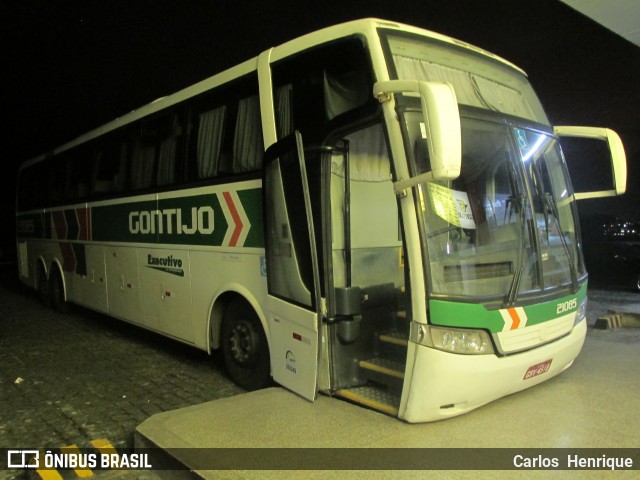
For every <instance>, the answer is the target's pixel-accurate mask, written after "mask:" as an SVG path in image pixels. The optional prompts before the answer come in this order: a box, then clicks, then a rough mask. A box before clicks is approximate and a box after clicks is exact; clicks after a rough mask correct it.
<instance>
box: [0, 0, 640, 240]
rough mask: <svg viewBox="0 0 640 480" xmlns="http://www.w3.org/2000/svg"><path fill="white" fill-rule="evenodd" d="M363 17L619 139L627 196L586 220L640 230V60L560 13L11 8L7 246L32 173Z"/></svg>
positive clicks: (304, 6)
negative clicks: (31, 162)
mask: <svg viewBox="0 0 640 480" xmlns="http://www.w3.org/2000/svg"><path fill="white" fill-rule="evenodd" d="M639 8H640V7H639ZM363 17H379V18H384V19H388V20H393V21H400V22H404V23H408V24H410V25H415V26H419V27H423V28H427V29H430V30H434V31H437V32H439V33H443V34H446V35H450V36H452V37H455V38H459V39H461V40H464V41H467V42H469V43H472V44H475V45H477V46H479V47H482V48H484V49H486V50H489V51H491V52H493V53H496V54H498V55H500V56H502V57H504V58H506V59H507V60H510V61H511V62H513V63H515V64H516V65H518V66H520V67H521V68H523V69H524V70H525V71H526V72H527V73H528V74H529V77H530V80H531V82H532V83H533V86H534V88H535V89H536V90H537V92H538V94H539V96H540V98H541V100H542V103H543V105H544V106H545V108H546V110H547V113H548V115H549V117H550V119H551V122H552V123H553V124H556V125H572V124H577V125H591V126H606V127H610V128H613V129H614V130H616V131H617V132H618V133H619V134H620V135H621V137H622V139H623V142H624V143H625V147H626V151H627V161H628V166H629V180H628V193H627V194H626V195H624V196H623V197H619V198H615V199H605V200H588V201H583V202H581V203H580V205H579V208H580V211H581V220H582V221H583V233H587V234H588V233H589V230H590V229H591V228H592V226H591V223H589V222H588V221H586V222H585V221H584V218H585V217H587V216H592V218H598V219H600V218H604V215H607V216H610V217H620V218H625V219H631V220H636V219H637V217H640V212H639V209H638V197H639V196H640V195H639V193H640V174H639V173H640V172H638V169H639V168H638V164H639V161H640V123H639V111H640V48H638V47H637V46H635V45H633V44H632V43H630V42H628V41H626V40H624V39H623V38H622V37H619V36H617V35H616V34H614V33H612V32H610V31H609V30H607V29H606V28H604V27H602V26H600V25H598V24H597V23H595V22H594V21H592V20H590V19H588V18H587V17H585V16H583V15H581V14H580V13H578V12H576V11H574V10H572V9H571V8H569V7H568V6H566V5H564V4H563V3H561V2H559V1H556V0H535V1H534V0H527V1H524V0H485V1H478V0H404V1H395V2H389V1H387V2H375V1H371V0H369V1H361V0H341V1H336V0H322V1H314V2H306V1H302V0H283V1H277V2H275V3H274V2H266V1H242V0H234V1H226V0H208V1H205V0H189V1H175V0H174V1H165V0H156V1H152V0H132V1H126V2H124V1H93V0H81V1H79V0H21V1H20V0H8V1H7V0H4V1H3V2H2V3H1V4H0V49H1V53H2V55H1V57H0V58H2V60H3V62H2V65H3V67H2V70H3V73H2V74H1V75H0V78H2V82H3V83H4V86H3V88H2V89H1V92H2V93H1V95H2V97H1V98H2V101H1V102H0V105H2V111H3V115H2V117H3V118H4V122H3V124H4V127H2V129H1V130H0V131H1V132H2V136H1V137H0V138H1V139H2V149H1V150H0V152H1V157H0V160H1V161H2V167H3V174H2V176H1V177H0V178H1V179H2V180H0V188H1V192H2V193H1V196H0V221H2V224H3V225H4V228H3V229H2V231H1V233H0V241H2V242H3V243H4V244H8V245H9V250H12V249H13V246H12V243H13V224H14V220H13V203H14V196H15V176H16V170H17V166H18V165H19V164H20V162H22V161H24V160H26V159H28V158H31V157H33V156H36V155H38V154H41V153H44V152H46V151H48V150H51V149H53V148H54V147H56V146H58V145H60V144H62V143H65V142H67V141H69V140H72V139H73V138H75V137H77V136H78V135H80V134H82V133H84V132H86V131H88V130H90V129H92V128H94V127H97V126H99V125H101V124H103V123H106V122H107V121H109V120H112V119H114V118H116V117H118V116H120V115H122V114H124V113H126V112H129V111H131V110H133V109H135V108H138V107H140V106H141V105H143V104H145V103H148V102H150V101H152V100H154V99H156V98H158V97H162V96H164V95H168V94H171V93H173V92H175V91H177V90H179V89H181V88H184V87H186V86H189V85H191V84H193V83H195V82H197V81H199V80H202V79H204V78H206V77H208V76H211V75H213V74H215V73H218V72H219V71H221V70H223V69H225V68H227V67H230V66H232V65H235V64H237V63H240V62H241V61H244V60H246V59H248V58H251V57H253V56H256V55H258V54H259V53H260V52H261V51H263V50H265V49H267V48H269V47H270V46H275V45H278V44H280V43H283V42H285V41H287V40H289V39H292V38H294V37H296V36H299V35H301V34H304V33H307V32H310V31H312V30H316V29H318V28H322V27H324V26H328V25H331V24H335V23H340V22H343V21H347V20H353V19H357V18H363ZM5 82H6V83H5ZM584 172H585V173H587V174H588V173H589V168H588V167H586V168H584ZM596 215H599V216H597V217H596ZM585 225H587V226H586V228H585ZM593 228H598V227H597V226H596V227H593ZM585 230H587V232H585ZM587 236H588V235H587ZM587 236H585V238H586V237H587Z"/></svg>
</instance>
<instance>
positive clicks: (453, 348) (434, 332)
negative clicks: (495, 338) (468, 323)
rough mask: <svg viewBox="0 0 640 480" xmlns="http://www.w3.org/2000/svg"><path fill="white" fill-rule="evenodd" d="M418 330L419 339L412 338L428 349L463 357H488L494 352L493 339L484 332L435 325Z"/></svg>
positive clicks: (422, 326) (423, 326) (420, 327)
mask: <svg viewBox="0 0 640 480" xmlns="http://www.w3.org/2000/svg"><path fill="white" fill-rule="evenodd" d="M418 328H419V330H420V332H418V335H417V337H415V336H413V335H412V338H415V339H416V340H417V341H418V343H421V344H423V345H426V346H428V347H432V348H437V349H438V350H442V351H444V352H451V353H459V354H462V355H486V354H489V353H493V352H494V350H493V344H492V343H491V338H490V337H489V334H488V333H487V332H485V331H484V330H472V329H466V328H451V327H436V326H433V325H420V326H419V327H418Z"/></svg>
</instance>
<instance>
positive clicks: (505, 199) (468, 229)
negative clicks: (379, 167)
mask: <svg viewBox="0 0 640 480" xmlns="http://www.w3.org/2000/svg"><path fill="white" fill-rule="evenodd" d="M402 117H403V118H404V121H405V125H406V130H405V132H406V134H407V135H408V137H409V142H410V144H411V145H414V149H413V152H412V153H413V157H414V162H415V166H416V171H417V173H425V172H428V171H429V170H430V168H429V165H428V156H427V147H426V141H425V139H424V138H423V135H422V132H423V129H422V128H421V122H422V114H421V112H419V111H405V112H404V113H403V115H402ZM461 125H462V170H461V174H460V177H459V178H457V179H456V180H454V181H446V182H443V181H438V182H436V181H431V182H425V183H422V184H420V185H418V187H417V196H416V197H417V201H418V203H419V212H421V217H422V220H423V221H422V225H423V230H424V231H423V237H424V246H425V247H426V257H427V258H428V264H429V268H428V271H429V275H430V282H429V284H430V286H431V293H433V294H436V295H438V294H440V295H447V296H452V295H453V296H469V297H475V298H495V297H506V298H505V300H506V299H508V300H509V301H510V302H513V301H515V299H516V298H517V297H518V295H519V294H521V293H527V292H531V293H533V292H540V291H542V290H549V289H553V288H557V287H560V286H571V285H573V286H574V287H575V285H576V282H577V279H578V278H579V277H581V276H583V275H584V267H583V264H582V261H581V257H580V254H579V250H578V239H577V233H576V232H577V228H576V220H575V219H576V217H575V212H574V205H573V204H574V199H573V193H572V190H571V186H570V183H569V182H568V180H567V174H566V169H565V166H564V161H563V157H562V154H561V151H560V149H559V145H558V141H557V139H556V138H554V137H552V136H551V135H550V134H547V133H544V132H541V131H538V130H533V129H529V128H524V127H522V126H517V125H513V124H511V125H510V124H507V123H506V122H505V121H504V119H502V121H500V122H497V121H492V120H486V119H482V118H481V117H480V116H472V115H469V116H464V115H463V117H462V119H461Z"/></svg>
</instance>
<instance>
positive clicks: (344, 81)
mask: <svg viewBox="0 0 640 480" xmlns="http://www.w3.org/2000/svg"><path fill="white" fill-rule="evenodd" d="M363 75H364V72H361V71H353V72H344V73H341V74H339V75H338V74H330V73H328V72H325V73H324V105H325V107H324V108H325V113H326V115H327V118H328V119H329V120H331V119H332V118H335V117H337V116H338V115H340V114H341V113H344V112H348V111H349V110H352V109H354V108H356V107H359V106H360V105H364V104H365V103H366V101H367V98H368V94H369V92H368V91H367V90H366V89H363V88H362V85H365V84H366V82H365V81H364V78H363Z"/></svg>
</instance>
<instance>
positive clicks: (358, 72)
mask: <svg viewBox="0 0 640 480" xmlns="http://www.w3.org/2000/svg"><path fill="white" fill-rule="evenodd" d="M272 71H273V84H274V99H275V110H276V112H275V117H276V129H277V133H278V138H284V137H286V136H287V135H288V134H290V133H291V132H293V130H294V129H295V130H300V132H301V133H302V136H303V138H305V144H307V145H310V144H314V143H318V142H320V141H321V140H322V137H323V134H324V132H325V131H326V128H325V127H327V124H328V123H329V122H330V121H332V120H333V119H334V118H338V117H340V116H341V115H345V114H348V113H349V112H353V111H354V110H356V109H358V108H360V107H362V106H364V105H366V104H367V103H371V104H373V103H375V99H374V98H373V96H372V95H371V91H370V85H371V84H372V82H373V81H372V73H371V67H370V65H369V63H368V60H367V55H366V48H365V46H364V43H363V42H362V41H361V40H360V39H359V38H353V37H351V38H347V39H345V40H340V41H337V42H330V43H328V44H325V45H321V46H319V47H314V48H312V49H309V50H307V51H305V52H302V53H300V54H298V55H296V56H294V57H291V58H287V59H285V60H282V61H281V62H278V63H276V64H275V65H274V66H273V69H272Z"/></svg>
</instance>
